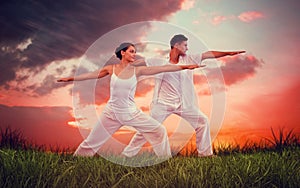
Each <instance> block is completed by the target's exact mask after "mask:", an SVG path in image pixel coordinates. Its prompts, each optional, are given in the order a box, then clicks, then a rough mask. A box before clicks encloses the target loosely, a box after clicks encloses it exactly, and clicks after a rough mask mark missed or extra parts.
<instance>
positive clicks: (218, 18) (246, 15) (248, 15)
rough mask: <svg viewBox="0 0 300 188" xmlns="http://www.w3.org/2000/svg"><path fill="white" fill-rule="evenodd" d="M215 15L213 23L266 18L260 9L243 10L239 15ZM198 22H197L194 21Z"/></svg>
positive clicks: (248, 21)
mask: <svg viewBox="0 0 300 188" xmlns="http://www.w3.org/2000/svg"><path fill="white" fill-rule="evenodd" d="M212 16H213V17H212V18H211V20H210V22H211V24H213V25H219V24H221V23H223V22H226V21H229V20H236V19H238V20H240V21H242V22H246V23H250V22H253V21H255V20H257V19H261V18H264V17H265V16H264V14H263V13H262V12H258V11H247V12H243V13H241V14H239V15H238V16H237V15H215V14H213V15H212ZM194 23H195V24H197V22H194Z"/></svg>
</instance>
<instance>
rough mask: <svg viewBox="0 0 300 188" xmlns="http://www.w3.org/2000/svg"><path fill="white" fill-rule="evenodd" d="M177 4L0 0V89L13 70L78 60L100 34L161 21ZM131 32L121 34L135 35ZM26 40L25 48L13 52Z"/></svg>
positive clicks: (174, 0)
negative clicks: (27, 42) (140, 22)
mask: <svg viewBox="0 0 300 188" xmlns="http://www.w3.org/2000/svg"><path fill="white" fill-rule="evenodd" d="M181 1H182V0H168V1H157V2H155V3H153V2H151V1H147V0H139V1H136V0H128V1H126V2H125V3H124V2H120V1H118V0H110V1H101V0H90V1H80V0H67V1H60V2H53V1H49V0H41V1H17V0H15V1H14V0H10V1H8V0H7V1H1V3H0V25H1V30H0V59H1V62H0V70H1V74H0V75H1V76H0V85H4V84H6V83H7V81H10V80H13V79H15V78H16V73H15V72H16V71H17V70H18V69H19V68H30V69H31V70H34V71H39V70H41V69H42V68H43V67H44V66H45V65H47V64H48V63H49V62H52V61H54V60H63V59H70V58H75V57H80V56H81V55H82V54H83V53H84V52H85V51H86V50H87V48H88V47H89V46H90V45H91V44H92V43H93V42H94V41H95V40H96V39H98V38H99V37H100V36H101V35H103V34H105V33H107V32H108V31H110V30H112V29H115V28H117V27H119V26H122V25H124V24H129V23H132V22H137V21H144V20H161V19H164V18H165V17H166V16H168V15H169V14H170V13H173V12H175V11H177V10H179V9H180V5H181ZM134 32H136V31H132V33H124V36H125V35H135V36H137V35H139V33H136V34H135V33H134ZM120 37H122V36H120ZM28 39H30V40H31V44H28V46H27V48H24V49H20V48H17V46H18V45H19V44H20V43H24V42H25V41H27V40H28ZM48 78H49V77H48ZM6 86H7V85H6ZM39 93H40V94H43V93H44V92H43V91H39Z"/></svg>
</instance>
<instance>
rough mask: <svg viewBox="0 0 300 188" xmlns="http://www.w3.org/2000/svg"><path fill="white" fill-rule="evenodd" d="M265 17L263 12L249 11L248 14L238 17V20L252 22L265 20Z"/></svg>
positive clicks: (244, 13)
mask: <svg viewBox="0 0 300 188" xmlns="http://www.w3.org/2000/svg"><path fill="white" fill-rule="evenodd" d="M263 17H264V15H263V13H261V12H257V11H248V12H243V13H241V14H240V15H239V16H238V19H239V20H241V21H242V22H247V23H249V22H252V21H254V20H257V19H260V18H263Z"/></svg>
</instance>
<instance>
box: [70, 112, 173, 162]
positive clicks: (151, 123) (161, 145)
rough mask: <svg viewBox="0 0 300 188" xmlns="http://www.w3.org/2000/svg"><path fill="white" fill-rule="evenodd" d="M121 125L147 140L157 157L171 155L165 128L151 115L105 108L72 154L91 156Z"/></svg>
mask: <svg viewBox="0 0 300 188" xmlns="http://www.w3.org/2000/svg"><path fill="white" fill-rule="evenodd" d="M123 125H129V126H132V127H134V128H135V129H137V131H138V132H139V133H140V134H141V135H142V136H143V138H144V139H145V140H147V141H148V142H149V143H150V144H151V145H152V147H153V150H154V152H155V154H156V155H157V156H159V157H171V156H172V155H171V151H170V150H171V149H170V144H169V140H168V135H167V130H166V128H165V127H164V126H163V125H162V124H161V123H159V122H158V121H156V120H154V119H153V118H152V117H150V116H148V115H146V114H144V113H143V112H142V111H140V110H138V109H137V111H136V112H135V113H130V114H124V113H123V114H116V113H114V112H113V111H111V110H108V109H107V108H106V109H105V110H104V111H103V112H102V114H101V116H100V120H99V122H98V124H97V125H96V126H95V127H94V128H93V129H92V131H91V132H90V134H89V135H88V137H87V138H86V139H85V140H84V141H83V142H82V143H81V144H80V145H79V147H78V148H77V150H76V151H75V153H74V155H75V156H77V155H79V156H93V155H94V154H95V153H96V152H97V151H98V150H99V149H100V148H101V146H102V145H103V144H104V143H105V142H106V141H107V140H108V139H109V138H110V137H111V135H112V134H114V133H115V132H116V131H117V130H118V129H119V128H120V127H122V126H123Z"/></svg>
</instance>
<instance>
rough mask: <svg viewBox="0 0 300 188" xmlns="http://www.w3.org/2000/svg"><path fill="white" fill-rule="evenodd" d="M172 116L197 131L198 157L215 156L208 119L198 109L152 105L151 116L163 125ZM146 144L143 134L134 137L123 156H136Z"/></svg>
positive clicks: (193, 107)
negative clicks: (180, 119) (181, 119)
mask: <svg viewBox="0 0 300 188" xmlns="http://www.w3.org/2000/svg"><path fill="white" fill-rule="evenodd" d="M171 114H176V115H178V116H181V117H182V118H184V119H185V120H186V121H187V122H189V123H190V125H191V126H192V127H193V128H194V129H195V132H196V146H197V151H198V155H201V156H209V155H212V154H213V151H212V144H211V138H210V128H209V124H208V118H207V116H206V115H205V114H204V113H202V112H201V111H200V110H199V109H198V107H196V106H191V107H189V108H186V109H182V108H181V107H177V108H176V107H173V106H169V105H165V104H161V103H156V104H152V107H151V116H152V117H153V118H154V119H156V120H157V121H158V122H160V123H162V122H163V121H164V120H165V119H166V118H167V117H168V116H169V115H171ZM146 142H147V141H146V139H145V137H144V136H143V135H142V133H139V132H138V133H136V134H135V135H134V136H133V138H132V139H131V141H130V143H129V145H128V146H127V147H126V148H125V149H124V150H123V152H122V154H123V155H125V156H128V157H130V156H134V155H136V154H137V153H138V152H139V150H140V149H141V148H142V147H143V145H144V144H145V143H146Z"/></svg>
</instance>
